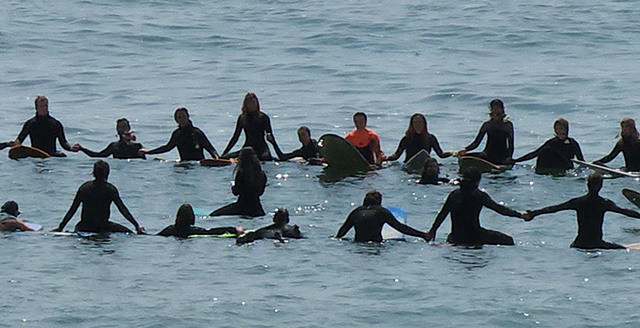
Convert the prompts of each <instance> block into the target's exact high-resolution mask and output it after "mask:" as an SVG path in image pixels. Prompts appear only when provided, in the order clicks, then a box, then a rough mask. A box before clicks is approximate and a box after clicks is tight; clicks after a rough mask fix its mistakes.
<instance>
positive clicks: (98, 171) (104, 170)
mask: <svg viewBox="0 0 640 328" xmlns="http://www.w3.org/2000/svg"><path fill="white" fill-rule="evenodd" d="M93 176H94V177H95V178H96V180H97V181H107V179H108V178H109V163H107V162H105V161H103V160H98V161H96V162H95V163H93Z"/></svg>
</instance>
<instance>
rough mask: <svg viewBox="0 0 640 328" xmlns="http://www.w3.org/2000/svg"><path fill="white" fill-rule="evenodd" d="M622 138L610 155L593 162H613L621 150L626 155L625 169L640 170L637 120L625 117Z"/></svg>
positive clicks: (639, 138) (639, 142) (622, 122)
mask: <svg viewBox="0 0 640 328" xmlns="http://www.w3.org/2000/svg"><path fill="white" fill-rule="evenodd" d="M620 129H621V131H620V139H619V140H618V142H616V145H615V146H614V147H613V150H611V153H609V155H607V156H605V157H603V158H601V159H599V160H597V161H595V162H593V163H594V164H605V163H609V162H611V161H612V160H613V159H614V158H616V156H618V154H620V152H622V155H623V156H624V163H625V169H626V170H627V171H634V172H635V171H640V134H639V133H638V129H636V121H634V120H633V119H631V118H628V117H627V118H624V119H623V120H622V121H620Z"/></svg>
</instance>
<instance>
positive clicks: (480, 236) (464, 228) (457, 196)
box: [425, 168, 524, 247]
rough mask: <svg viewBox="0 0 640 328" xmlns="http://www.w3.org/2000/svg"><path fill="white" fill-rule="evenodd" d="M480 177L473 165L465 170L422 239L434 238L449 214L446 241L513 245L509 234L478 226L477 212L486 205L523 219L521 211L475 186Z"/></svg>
mask: <svg viewBox="0 0 640 328" xmlns="http://www.w3.org/2000/svg"><path fill="white" fill-rule="evenodd" d="M480 178H481V175H480V172H479V171H478V170H477V169H475V168H470V169H469V170H467V171H466V172H465V173H464V176H463V178H462V181H460V188H459V189H457V190H454V191H452V192H451V193H450V194H449V196H448V197H447V200H446V201H445V203H444V205H443V206H442V209H441V210H440V213H438V215H437V216H436V219H435V221H434V222H433V225H432V226H431V229H430V230H429V232H428V233H427V237H426V238H425V239H427V240H434V239H435V237H436V231H437V230H438V228H439V227H440V225H441V224H442V222H444V219H446V218H447V215H449V214H451V233H450V234H449V236H447V243H449V244H452V245H455V246H466V247H480V246H482V245H513V244H514V243H513V238H511V237H510V236H508V235H506V234H504V233H501V232H498V231H493V230H489V229H485V228H483V227H481V226H480V211H481V210H482V208H483V207H485V206H486V207H488V208H490V209H492V210H493V211H495V212H497V213H500V214H502V215H505V216H512V217H516V218H524V216H523V215H524V213H521V212H517V211H515V210H512V209H510V208H508V207H506V206H503V205H500V204H498V203H496V202H495V201H494V200H493V199H491V197H490V196H489V195H488V194H487V193H485V192H484V191H481V190H480V189H478V185H479V183H480Z"/></svg>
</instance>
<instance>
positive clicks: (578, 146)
mask: <svg viewBox="0 0 640 328" xmlns="http://www.w3.org/2000/svg"><path fill="white" fill-rule="evenodd" d="M574 142H575V145H576V158H577V159H578V160H581V161H584V156H582V149H581V148H580V144H579V143H578V142H577V141H575V140H574Z"/></svg>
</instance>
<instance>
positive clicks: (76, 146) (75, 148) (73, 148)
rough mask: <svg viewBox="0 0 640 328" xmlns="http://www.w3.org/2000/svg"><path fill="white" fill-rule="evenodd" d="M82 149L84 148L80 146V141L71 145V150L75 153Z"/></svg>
mask: <svg viewBox="0 0 640 328" xmlns="http://www.w3.org/2000/svg"><path fill="white" fill-rule="evenodd" d="M81 149H82V146H80V144H79V143H77V144H74V145H73V146H71V151H72V152H74V153H77V152H78V150H81Z"/></svg>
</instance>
